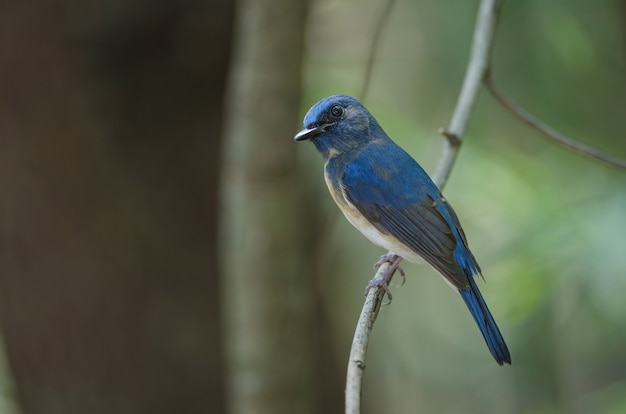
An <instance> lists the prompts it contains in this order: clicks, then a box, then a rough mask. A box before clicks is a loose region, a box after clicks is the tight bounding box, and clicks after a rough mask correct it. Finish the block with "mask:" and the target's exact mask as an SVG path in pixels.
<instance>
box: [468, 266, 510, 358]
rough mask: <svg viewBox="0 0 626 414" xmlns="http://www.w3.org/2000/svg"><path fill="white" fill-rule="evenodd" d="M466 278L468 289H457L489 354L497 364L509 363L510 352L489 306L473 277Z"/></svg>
mask: <svg viewBox="0 0 626 414" xmlns="http://www.w3.org/2000/svg"><path fill="white" fill-rule="evenodd" d="M468 280H469V289H467V290H459V293H460V294H461V296H462V297H463V300H464V301H465V304H466V305H467V308H468V309H469V311H470V312H471V313H472V316H473V317H474V320H475V321H476V323H477V324H478V327H479V328H480V332H481V333H482V334H483V338H485V342H487V346H488V347H489V351H490V352H491V355H493V357H494V359H495V360H496V362H497V363H498V364H499V365H502V364H503V363H505V362H506V363H507V364H510V363H511V354H510V353H509V349H508V348H507V346H506V343H505V342H504V338H502V334H501V333H500V330H499V329H498V325H496V321H494V320H493V316H491V312H489V308H488V307H487V304H486V303H485V300H484V299H483V297H482V295H481V294H480V291H479V290H478V286H476V282H475V281H474V277H473V276H470V277H468Z"/></svg>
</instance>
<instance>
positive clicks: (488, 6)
mask: <svg viewBox="0 0 626 414" xmlns="http://www.w3.org/2000/svg"><path fill="white" fill-rule="evenodd" d="M389 3H393V0H391V1H390V2H389ZM500 5H501V0H482V1H481V4H480V8H479V11H478V17H477V19H476V28H475V30H474V38H473V41H472V50H471V53H470V58H469V63H468V66H467V71H466V73H465V79H464V81H463V87H462V89H461V93H460V95H459V99H458V101H457V105H456V108H455V110H454V114H453V116H452V120H451V121H450V126H449V127H448V128H447V129H445V130H442V131H440V132H441V133H442V135H444V136H445V137H446V138H447V140H446V141H445V143H444V147H443V153H442V155H441V158H440V159H439V163H438V164H437V168H436V170H435V174H434V175H433V181H434V182H435V184H437V186H439V188H442V187H443V186H444V185H445V184H446V181H447V179H448V177H449V175H450V171H451V170H452V166H453V165H454V160H455V159H456V156H457V153H458V150H459V147H460V145H461V140H462V137H463V134H464V133H465V129H466V127H467V123H468V122H469V118H470V115H471V113H472V109H473V108H474V104H475V103H476V99H477V98H478V93H479V91H480V88H481V84H482V82H483V79H485V77H486V76H487V71H488V68H489V61H490V55H491V50H492V46H493V41H494V36H495V30H496V26H497V21H498V16H499V10H500ZM390 9H391V6H390V5H388V9H387V13H388V11H389V10H390ZM381 20H382V21H384V18H382V19H381ZM381 25H382V24H381ZM371 61H373V58H372V57H370V62H371ZM368 76H369V75H368ZM365 91H366V89H364V92H363V95H364V94H365ZM388 268H389V264H388V263H383V264H382V265H381V266H380V267H379V268H378V272H377V273H376V276H375V277H378V276H382V275H383V274H384V273H385V272H387V270H388ZM390 280H391V279H390ZM384 295H385V290H384V289H383V288H382V287H373V288H371V289H370V290H369V292H368V294H367V297H366V299H365V303H364V304H363V309H362V310H361V315H360V316H359V322H358V324H357V327H356V331H355V333H354V337H353V340H352V348H351V349H350V357H349V363H348V373H347V377H346V411H345V412H346V413H347V414H359V413H360V412H361V411H360V410H361V408H360V407H361V384H362V380H363V374H364V371H365V356H366V353H367V344H368V341H369V337H370V334H371V332H372V328H373V326H374V322H375V321H376V317H377V316H378V310H379V309H380V304H381V302H382V300H383V297H384Z"/></svg>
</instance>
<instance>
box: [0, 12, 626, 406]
mask: <svg viewBox="0 0 626 414" xmlns="http://www.w3.org/2000/svg"><path fill="white" fill-rule="evenodd" d="M386 5H387V3H386V1H374V0H364V1H355V0H309V1H306V0H294V1H286V0H260V1H259V0H240V1H238V2H231V1H229V0H211V1H204V2H201V1H197V0H185V1H180V2H174V1H166V0H156V1H155V0H151V1H147V0H136V1H134V2H119V1H116V2H111V1H104V0H91V1H87V2H84V1H82V2H81V1H69V0H50V1H47V2H33V1H17V0H7V1H3V2H1V3H0V208H1V210H0V328H1V332H2V336H1V339H2V340H1V347H0V413H2V414H21V413H23V414H31V413H46V414H48V413H52V414H56V413H64V414H67V413H122V414H123V413H171V412H181V413H237V414H238V413H320V412H324V413H340V412H343V388H344V382H345V380H344V379H345V367H346V363H347V357H348V352H349V348H350V343H351V339H352V333H353V330H354V326H355V324H356V320H357V317H358V314H359V312H360V309H361V306H362V302H363V289H364V287H365V284H366V283H367V281H368V280H369V279H370V278H371V277H372V276H373V274H374V273H373V269H372V264H373V263H374V262H375V261H376V260H377V259H378V256H379V255H380V254H382V253H384V252H382V251H381V250H380V249H378V248H376V247H375V246H373V245H371V244H370V243H369V242H368V241H367V240H366V239H365V238H364V237H363V236H361V235H360V234H359V233H358V232H357V231H356V230H354V229H353V228H352V227H351V226H350V225H349V224H348V223H347V222H346V221H345V219H344V218H343V217H342V216H341V215H340V214H339V213H338V210H337V209H336V207H335V206H334V205H333V203H332V200H331V198H330V197H329V195H328V194H327V190H326V188H325V185H324V182H323V178H322V160H321V158H320V156H319V154H318V153H317V152H316V151H315V149H314V148H313V146H312V145H310V143H303V144H297V145H296V144H295V143H294V142H293V140H292V138H293V135H294V133H295V132H296V131H297V130H298V129H299V127H300V126H301V120H302V116H303V115H304V113H305V112H306V110H307V109H308V108H309V107H310V106H311V105H312V104H313V103H315V102H316V101H317V100H319V99H321V98H323V97H324V96H327V95H330V94H335V93H347V94H351V95H355V96H357V97H359V98H361V97H362V96H361V94H362V90H363V81H364V76H365V68H366V62H367V58H368V54H369V52H370V50H371V48H372V38H373V35H374V32H375V28H376V25H377V22H378V19H379V18H380V16H381V14H382V13H383V12H384V10H385V7H386ZM477 8H478V1H477V0H473V1H463V2H461V1H433V0H422V1H417V0H396V1H395V3H394V7H393V8H392V10H391V13H390V15H389V20H388V22H387V24H386V25H385V27H384V29H383V31H382V37H381V43H380V48H379V50H378V53H377V54H376V60H375V63H374V66H373V72H372V77H371V79H370V83H369V90H368V93H367V96H366V97H365V99H364V103H365V105H366V106H368V108H369V109H370V111H371V112H372V113H373V114H374V115H375V116H376V117H377V119H378V120H379V122H380V123H381V125H382V126H383V128H384V129H385V130H386V131H387V133H388V134H389V135H390V136H391V137H393V138H394V140H395V141H396V142H398V143H399V144H400V145H401V146H403V147H404V148H405V149H407V150H408V152H409V153H411V154H412V155H413V156H414V157H415V158H416V159H417V160H418V162H420V163H421V164H422V165H423V166H424V168H425V169H426V170H427V171H432V170H433V168H434V166H435V165H436V162H437V159H438V157H439V154H440V151H441V146H442V138H441V137H440V136H438V135H437V133H436V131H437V129H438V128H440V127H444V126H446V125H447V123H448V122H449V119H450V116H451V114H452V110H453V108H454V104H455V101H456V97H457V94H458V92H459V89H460V86H461V82H462V78H463V74H464V71H465V67H466V63H467V58H468V55H469V47H470V42H471V36H472V32H473V27H474V22H475V16H476V11H477ZM625 75H626V1H624V0H601V1H596V2H589V1H585V0H555V1H551V2H545V1H540V0H531V1H526V2H513V1H510V2H505V4H504V7H503V10H502V15H501V21H500V25H499V29H498V34H497V40H496V45H495V50H494V78H495V81H496V82H497V84H498V85H499V86H500V87H501V88H502V89H503V90H504V91H505V92H506V93H507V94H509V95H510V96H511V97H513V99H514V100H516V101H517V102H518V103H520V104H521V105H522V106H524V107H525V108H526V109H528V110H529V111H530V112H532V113H534V114H535V115H537V116H538V117H539V118H541V119H542V120H543V121H544V122H546V123H548V124H549V125H551V126H552V127H554V128H556V129H557V130H559V131H562V132H563V133H565V134H567V135H569V136H571V137H574V138H577V139H579V140H581V141H583V142H586V143H588V144H590V145H593V146H596V147H599V148H601V149H603V150H605V151H607V152H608V153H611V154H613V155H615V156H620V157H622V158H626V137H625V136H624V131H626V76H625ZM465 138H466V140H465V142H464V144H463V147H462V149H461V152H460V155H459V158H458V160H457V163H456V165H455V167H454V170H453V172H452V175H451V179H450V181H449V183H448V185H447V187H446V189H445V191H444V193H445V194H446V197H447V198H448V199H449V200H450V202H451V203H452V204H453V205H454V207H455V209H456V211H457V213H458V215H459V217H460V219H461V222H462V223H463V225H464V229H465V232H466V234H467V236H468V239H469V243H470V246H471V248H472V250H473V252H474V254H475V255H476V257H477V258H478V260H479V262H480V265H481V267H482V269H483V273H484V275H485V278H486V280H487V283H482V281H481V282H479V285H480V288H481V290H482V292H483V294H484V296H485V298H486V300H487V302H488V303H489V306H490V309H491V311H492V312H493V314H494V316H495V318H496V320H497V321H498V324H499V326H500V329H501V331H502V333H503V335H504V337H505V338H506V340H507V343H508V345H509V348H510V350H511V354H512V358H513V365H512V366H510V367H509V366H506V367H499V366H498V365H497V364H495V363H494V361H493V360H492V358H491V356H490V355H489V352H488V350H487V348H486V346H485V344H484V341H483V339H482V337H481V335H480V333H479V331H478V329H477V327H476V326H475V324H474V322H473V320H472V319H471V316H470V314H469V312H467V309H466V308H465V305H464V304H463V302H462V300H460V298H459V297H458V294H456V293H455V292H454V291H452V290H451V289H450V288H449V287H448V286H446V284H445V283H443V282H442V280H441V278H440V277H439V276H437V275H436V274H435V272H434V271H433V270H432V269H430V268H428V267H427V266H418V265H413V264H408V263H407V264H405V266H404V269H405V271H406V272H407V283H406V284H405V285H404V286H402V287H401V288H400V287H399V286H398V284H399V280H396V281H395V282H394V283H393V286H392V291H393V293H394V301H393V304H392V305H391V306H384V307H383V308H382V309H381V312H380V315H379V318H378V321H377V323H376V326H375V328H374V332H373V337H372V339H371V342H370V347H369V353H368V360H367V371H366V375H365V384H364V387H365V388H364V390H363V406H364V412H365V413H378V412H390V413H417V412H419V413H467V412H480V413H503V412H507V413H538V414H543V413H589V412H597V413H624V412H626V353H624V348H625V347H626V322H625V320H624V315H626V301H625V300H624V293H625V292H626V242H624V235H625V234H626V173H625V172H624V171H620V170H617V169H614V168H611V167H607V166H605V165H603V164H600V163H598V162H595V161H591V160H589V159H587V158H584V157H581V156H579V155H576V154H573V153H571V152H568V151H566V150H563V149H561V148H559V147H556V146H555V145H553V144H552V143H549V142H548V141H546V140H544V139H543V138H542V137H540V136H538V134H537V133H536V132H534V131H532V130H530V129H528V128H527V127H526V126H524V125H522V124H520V123H519V122H518V121H516V120H515V119H513V118H512V117H511V116H510V115H509V114H508V113H507V112H505V111H504V110H503V109H502V108H501V107H500V106H499V105H498V104H497V103H496V102H495V101H494V100H493V99H492V98H491V97H490V96H489V95H488V94H487V93H486V92H483V93H482V95H481V97H480V99H479V102H478V105H477V107H476V110H475V113H474V115H473V117H472V119H471V122H470V125H469V130H468V132H467V135H466V137H465Z"/></svg>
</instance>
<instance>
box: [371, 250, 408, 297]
mask: <svg viewBox="0 0 626 414" xmlns="http://www.w3.org/2000/svg"><path fill="white" fill-rule="evenodd" d="M401 261H402V257H400V256H398V255H397V254H394V253H387V254H384V255H382V256H380V259H378V261H377V262H376V263H374V268H375V269H378V268H379V267H380V266H381V265H382V264H383V263H389V268H387V270H386V271H385V273H384V274H383V275H381V276H377V277H375V278H374V279H372V280H370V281H369V283H368V284H367V287H366V288H365V296H367V294H368V293H369V291H370V289H371V288H373V287H376V286H379V287H381V288H382V289H383V290H384V291H385V294H386V295H387V299H389V302H387V305H389V304H390V303H391V300H392V299H393V296H392V295H391V292H390V291H389V279H391V277H392V276H393V274H394V273H395V272H396V270H397V271H398V273H400V276H401V277H402V284H401V285H400V286H402V285H404V282H406V275H405V273H404V270H402V268H401V267H400V262H401Z"/></svg>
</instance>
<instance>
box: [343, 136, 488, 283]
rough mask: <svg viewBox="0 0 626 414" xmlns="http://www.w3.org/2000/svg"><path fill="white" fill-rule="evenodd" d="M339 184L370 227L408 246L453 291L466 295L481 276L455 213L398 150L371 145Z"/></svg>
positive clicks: (381, 144)
mask: <svg viewBox="0 0 626 414" xmlns="http://www.w3.org/2000/svg"><path fill="white" fill-rule="evenodd" d="M341 182H342V185H343V188H344V191H345V194H346V197H347V198H348V200H349V201H350V202H351V203H352V204H353V205H354V206H355V207H356V208H357V209H358V210H359V212H361V214H363V215H364V216H365V217H366V218H367V219H368V221H370V222H371V223H372V224H373V225H374V226H376V227H377V228H378V229H379V230H380V231H381V232H383V233H386V234H390V235H392V236H394V237H395V238H397V239H398V240H399V241H401V242H402V243H404V244H405V245H407V246H409V247H410V248H411V249H412V250H413V251H415V252H416V253H417V254H419V255H420V256H421V257H422V258H423V259H424V260H425V261H426V262H428V263H429V264H430V265H431V266H433V267H434V268H435V269H436V270H437V271H439V273H441V274H442V275H443V276H444V277H445V278H446V279H447V280H448V281H449V282H450V283H451V284H452V285H453V286H455V287H457V288H458V289H467V288H468V287H469V284H468V277H471V275H472V274H474V273H479V272H480V269H479V267H478V264H477V263H476V261H475V260H474V257H473V256H472V254H471V253H470V251H469V249H468V248H467V241H466V240H465V235H464V234H463V230H462V229H461V225H460V224H459V220H458V218H457V216H456V214H455V212H454V210H453V209H452V207H451V206H450V205H449V204H448V203H447V202H446V201H445V199H444V198H443V196H442V195H441V193H440V192H439V189H438V188H437V187H436V186H435V184H434V183H433V182H432V180H431V179H430V177H428V175H427V174H426V172H425V171H424V170H423V169H422V167H420V166H419V164H417V162H415V160H413V158H411V156H410V155H408V154H407V153H406V152H405V151H404V150H402V149H401V148H400V147H399V146H397V145H395V144H394V143H391V142H388V141H387V142H374V143H371V144H369V145H368V146H366V147H365V148H364V149H363V150H362V151H360V153H359V155H358V156H357V157H356V158H355V159H354V160H352V161H351V162H350V163H349V164H348V165H346V166H345V168H344V173H343V177H342V179H341ZM459 243H461V244H462V246H460V248H459V249H457V247H458V244H459Z"/></svg>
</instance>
